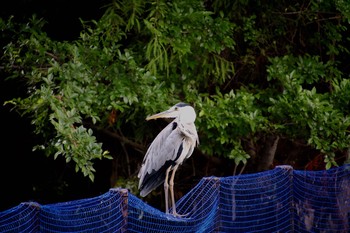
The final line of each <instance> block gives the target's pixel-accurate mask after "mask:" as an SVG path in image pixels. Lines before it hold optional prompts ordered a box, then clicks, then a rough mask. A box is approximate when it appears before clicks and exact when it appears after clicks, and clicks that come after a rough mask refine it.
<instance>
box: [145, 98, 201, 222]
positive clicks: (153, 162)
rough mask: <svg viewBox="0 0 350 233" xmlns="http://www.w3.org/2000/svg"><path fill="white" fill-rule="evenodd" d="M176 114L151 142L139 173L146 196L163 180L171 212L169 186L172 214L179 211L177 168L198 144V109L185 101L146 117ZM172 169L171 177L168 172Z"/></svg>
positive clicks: (166, 204) (166, 206) (166, 199)
mask: <svg viewBox="0 0 350 233" xmlns="http://www.w3.org/2000/svg"><path fill="white" fill-rule="evenodd" d="M157 118H174V120H173V121H172V122H171V123H170V124H169V125H167V126H166V127H165V128H164V129H163V130H162V131H161V132H160V133H159V134H158V135H157V137H156V138H155V139H154V141H153V142H152V143H151V145H150V146H149V148H148V150H147V152H146V154H145V157H144V159H143V162H142V166H141V168H140V171H139V173H138V178H139V179H140V180H139V187H138V188H139V190H140V195H141V196H142V197H145V196H146V195H148V194H149V193H150V192H151V191H152V190H154V189H155V188H157V187H158V186H160V185H161V184H162V183H163V182H164V192H165V212H166V213H167V214H168V213H169V192H168V191H169V190H170V198H171V204H172V214H173V215H174V216H179V214H177V212H176V207H175V197H174V177H175V173H176V170H177V169H178V167H179V165H181V164H182V163H183V162H184V161H185V160H186V159H188V158H189V157H190V156H191V155H192V153H193V150H194V148H195V147H196V146H197V145H198V144H199V139H198V134H197V130H196V126H195V124H194V121H195V120H196V113H195V111H194V109H193V108H192V107H191V106H190V105H188V104H186V103H178V104H176V105H174V106H173V107H171V108H170V109H169V110H166V111H164V112H161V113H157V114H155V115H152V116H149V117H147V118H146V120H151V119H157ZM171 171H172V173H171V175H170V180H169V173H170V172H171ZM168 180H169V181H168Z"/></svg>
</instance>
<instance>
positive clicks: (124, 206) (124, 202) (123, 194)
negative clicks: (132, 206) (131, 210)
mask: <svg viewBox="0 0 350 233" xmlns="http://www.w3.org/2000/svg"><path fill="white" fill-rule="evenodd" d="M110 191H111V192H115V193H118V194H119V196H120V198H121V207H120V209H121V215H122V216H123V223H122V227H121V232H127V231H128V205H129V203H128V201H129V191H128V190H127V189H123V188H111V189H110Z"/></svg>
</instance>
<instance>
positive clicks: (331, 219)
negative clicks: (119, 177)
mask: <svg viewBox="0 0 350 233" xmlns="http://www.w3.org/2000/svg"><path fill="white" fill-rule="evenodd" d="M176 206H177V212H178V213H179V214H182V215H183V217H181V218H180V217H173V216H172V215H167V214H164V213H163V212H162V211H160V210H158V209H155V208H153V207H151V206H149V205H148V204H146V203H145V202H143V201H142V200H141V199H139V198H138V197H136V196H134V195H133V194H131V193H129V192H128V190H126V189H119V188H118V189H110V190H109V191H108V192H107V193H105V194H103V195H101V196H97V197H94V198H88V199H82V200H76V201H71V202H64V203H56V204H49V205H40V204H38V203H35V202H28V203H21V204H20V205H18V206H16V207H13V208H11V209H8V210H5V211H3V212H0V232H344V233H345V232H349V229H350V227H349V220H350V166H349V165H345V166H342V167H339V168H333V169H330V170H327V171H297V170H293V169H292V168H291V167H290V166H279V167H277V168H275V169H274V170H271V171H266V172H260V173H255V174H247V175H240V176H231V177H222V178H219V177H205V178H203V179H202V180H201V181H200V182H199V183H198V184H197V185H196V186H195V187H194V188H193V189H192V190H191V191H190V192H188V193H187V194H186V195H185V196H183V197H182V198H181V199H180V200H179V201H178V202H177V203H176Z"/></svg>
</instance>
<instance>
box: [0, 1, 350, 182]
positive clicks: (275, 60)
mask: <svg viewBox="0 0 350 233" xmlns="http://www.w3.org/2000/svg"><path fill="white" fill-rule="evenodd" d="M253 5H254V7H252V6H253ZM349 9H350V6H349V4H348V3H346V2H345V1H335V2H328V3H325V2H320V1H314V0H310V1H308V2H305V3H303V4H302V3H299V2H298V1H292V2H289V1H280V2H278V3H274V2H271V3H266V2H265V1H255V2H254V4H252V3H251V2H250V1H246V0H245V1H212V2H204V1H200V0H191V1H141V0H133V1H127V0H119V1H113V3H111V4H110V5H109V6H108V8H107V9H106V12H105V14H104V15H103V16H102V17H101V19H98V20H93V21H91V22H82V24H83V26H84V30H83V31H82V32H81V33H80V37H79V38H77V40H75V41H63V42H60V41H55V40H53V39H51V38H49V37H48V36H47V35H46V34H45V32H44V31H43V26H44V25H45V22H44V21H43V20H42V19H37V18H36V17H35V16H33V18H32V19H30V20H29V22H28V23H27V24H20V25H18V24H15V23H14V22H13V19H12V18H10V19H9V20H7V21H4V20H1V21H0V25H1V30H2V31H3V32H4V33H3V34H2V37H3V39H4V40H5V41H8V43H7V45H6V46H5V47H4V53H3V56H2V58H1V65H2V67H3V69H4V70H5V71H6V72H8V73H9V74H10V78H19V79H22V80H24V81H25V82H26V85H27V87H28V93H27V95H26V96H25V97H22V98H15V99H13V100H9V101H7V102H6V103H7V104H11V105H14V106H15V109H16V110H18V111H20V112H21V113H22V114H27V115H29V116H30V117H31V119H32V124H33V125H34V126H35V129H36V133H37V134H40V135H42V136H43V139H44V140H43V143H42V144H41V145H38V146H37V147H36V148H37V149H44V150H45V151H46V152H47V154H48V155H50V156H53V157H54V158H56V157H57V156H64V157H65V159H66V161H67V162H70V161H73V162H74V163H75V164H76V170H77V171H82V172H83V174H84V175H85V176H88V177H90V179H92V180H93V178H94V171H95V170H94V168H93V162H94V160H95V159H103V158H111V157H112V156H115V155H113V154H111V153H109V152H108V148H104V144H103V142H101V141H99V139H98V138H96V136H95V130H101V129H103V130H108V131H110V132H112V133H115V134H118V135H119V136H120V137H119V139H120V138H125V137H126V138H127V139H128V140H129V141H132V142H134V143H138V144H139V145H141V146H140V147H142V146H144V145H147V144H148V143H149V141H150V140H151V139H152V138H153V137H154V132H152V133H151V132H150V129H147V128H146V126H145V122H144V119H145V117H146V116H147V115H148V114H152V113H155V112H158V111H160V110H164V109H165V108H167V107H168V106H170V105H173V104H174V103H176V102H178V101H185V102H189V103H192V104H193V105H194V106H195V108H196V110H197V111H198V116H199V117H198V120H197V125H198V129H199V134H200V140H201V145H200V150H201V151H202V152H203V153H206V154H209V155H213V156H223V157H228V158H230V159H233V160H234V162H235V163H236V164H239V163H244V164H246V163H247V161H248V159H249V158H250V157H251V156H250V154H249V153H248V151H247V150H246V147H245V141H253V142H258V141H259V140H262V139H263V138H264V135H266V134H272V135H280V136H283V137H284V138H287V139H288V140H291V141H293V140H296V139H298V140H299V141H304V142H305V145H306V146H309V147H311V148H314V149H317V150H319V151H320V153H323V154H324V155H325V161H326V163H327V167H328V168H329V167H330V166H331V165H335V164H336V162H335V158H336V156H337V154H339V153H343V152H345V151H348V145H349V130H348V129H349V111H350V110H349V107H348V106H349V100H350V94H349V93H350V83H349V80H348V77H347V76H345V75H344V74H343V72H344V71H346V67H347V61H348V56H349V51H348V49H347V47H348V46H347V45H348V39H349V37H348V35H347V32H348V29H349V25H348V24H347V21H348V20H349ZM6 36H8V37H6ZM10 38H11V39H10ZM12 38H16V39H12ZM344 73H345V72H344ZM93 130H94V131H93ZM152 134H153V135H152ZM129 141H128V142H129ZM122 143H124V142H122Z"/></svg>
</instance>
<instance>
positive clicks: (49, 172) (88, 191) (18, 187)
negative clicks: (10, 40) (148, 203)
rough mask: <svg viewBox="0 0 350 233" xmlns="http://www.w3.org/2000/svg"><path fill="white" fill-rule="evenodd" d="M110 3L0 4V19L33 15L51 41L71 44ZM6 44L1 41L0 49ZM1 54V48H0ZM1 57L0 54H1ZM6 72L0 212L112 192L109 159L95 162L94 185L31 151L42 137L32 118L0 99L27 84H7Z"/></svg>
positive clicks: (25, 0) (26, 0)
mask: <svg viewBox="0 0 350 233" xmlns="http://www.w3.org/2000/svg"><path fill="white" fill-rule="evenodd" d="M108 2H109V1H98V0H94V1H92V0H89V1H83V0H75V1H67V0H54V1H52V0H50V1H47V0H15V1H9V2H8V1H1V3H0V18H2V19H3V20H7V18H8V17H10V16H14V21H17V22H27V21H28V19H29V18H31V16H32V15H33V14H36V15H37V17H38V18H44V19H45V21H46V22H47V23H46V26H45V28H44V29H45V31H46V32H47V34H48V35H49V36H50V37H51V38H52V39H55V40H61V41H62V40H74V39H77V38H78V37H79V33H80V31H81V29H82V26H81V22H80V19H82V20H84V21H86V20H91V19H96V20H98V19H99V18H100V17H101V16H102V14H103V13H104V10H105V8H104V6H106V4H108ZM4 43H5V42H0V44H1V46H3V45H4ZM0 51H2V50H0ZM0 55H1V54H0ZM7 75H8V74H5V73H3V71H1V69H0V117H1V118H0V119H1V130H0V134H1V137H0V146H1V149H0V211H3V210H6V209H9V208H12V207H15V206H17V205H19V204H20V203H21V202H27V201H35V202H38V203H40V204H47V203H56V202H62V201H70V200H75V199H81V198H88V197H93V196H96V195H100V194H102V193H105V192H107V191H108V189H109V188H110V183H109V174H106V170H109V169H106V168H109V166H110V162H109V161H97V162H96V164H95V166H96V174H95V175H96V177H95V182H94V183H92V182H91V181H90V180H89V179H88V178H87V177H83V175H82V174H81V173H76V172H75V171H74V164H66V163H65V161H64V160H63V159H62V158H58V159H57V160H54V159H53V157H46V156H45V155H44V153H43V152H39V151H32V149H33V146H34V145H37V144H38V142H39V140H40V138H39V137H38V136H37V135H35V134H34V133H33V129H34V127H32V125H31V123H30V119H27V118H26V117H22V116H20V114H19V113H17V112H16V111H11V107H10V106H8V105H6V106H4V104H3V103H4V101H6V100H10V99H12V98H15V97H18V96H24V95H25V94H26V93H25V91H26V90H25V86H24V83H20V82H19V81H15V80H6V81H5V78H6V76H7Z"/></svg>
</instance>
